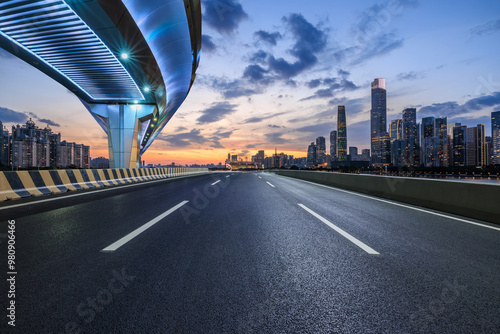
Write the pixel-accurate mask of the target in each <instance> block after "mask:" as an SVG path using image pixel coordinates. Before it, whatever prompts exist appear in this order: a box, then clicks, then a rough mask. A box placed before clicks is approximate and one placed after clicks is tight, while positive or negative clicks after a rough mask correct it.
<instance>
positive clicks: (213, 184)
mask: <svg viewBox="0 0 500 334" xmlns="http://www.w3.org/2000/svg"><path fill="white" fill-rule="evenodd" d="M219 182H220V180H218V181H215V182H214V183H212V184H211V186H215V185H216V184H217V183H219Z"/></svg>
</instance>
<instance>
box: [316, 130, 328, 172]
mask: <svg viewBox="0 0 500 334" xmlns="http://www.w3.org/2000/svg"><path fill="white" fill-rule="evenodd" d="M316 160H317V163H318V165H320V164H324V163H325V162H326V140H325V137H318V138H316Z"/></svg>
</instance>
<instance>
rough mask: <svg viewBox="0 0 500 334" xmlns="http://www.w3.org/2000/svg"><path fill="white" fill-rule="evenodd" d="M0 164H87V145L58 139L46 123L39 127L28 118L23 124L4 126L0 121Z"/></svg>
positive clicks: (55, 166)
mask: <svg viewBox="0 0 500 334" xmlns="http://www.w3.org/2000/svg"><path fill="white" fill-rule="evenodd" d="M0 164H2V165H3V166H8V167H11V168H14V169H19V168H33V167H35V168H36V167H38V168H47V167H53V168H66V167H73V168H89V167H90V147H89V146H86V145H83V144H76V143H70V142H67V141H65V140H64V141H61V134H60V133H53V132H52V129H51V128H50V127H49V126H48V125H47V126H46V127H45V128H44V129H40V128H39V127H37V126H36V125H35V122H33V120H32V119H31V118H30V119H29V120H28V121H27V122H26V124H25V125H22V126H21V125H19V124H18V125H17V126H12V131H11V132H10V133H9V131H8V130H7V129H6V128H4V126H3V124H2V122H1V121H0Z"/></svg>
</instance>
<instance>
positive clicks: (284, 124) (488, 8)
mask: <svg viewBox="0 0 500 334" xmlns="http://www.w3.org/2000/svg"><path fill="white" fill-rule="evenodd" d="M217 3H219V4H220V3H224V4H226V5H227V6H225V7H223V10H222V11H221V8H220V7H217ZM263 4H264V3H263V2H262V1H255V2H252V3H244V2H237V1H232V0H224V1H219V0H218V1H202V6H203V13H204V18H203V20H204V22H203V23H204V31H203V34H204V35H205V37H204V45H203V49H202V59H201V62H200V68H199V71H198V77H197V81H196V83H195V85H194V86H193V89H192V92H191V93H190V96H188V99H187V100H186V104H185V105H184V106H183V107H181V108H180V109H179V112H178V113H177V114H176V115H175V116H174V118H173V119H172V121H171V123H170V124H169V125H168V126H167V127H166V128H165V130H164V131H163V132H162V134H161V135H160V137H159V138H158V140H157V142H155V143H154V144H153V145H152V146H151V148H150V150H149V151H148V152H147V153H146V154H145V155H144V156H143V160H146V161H148V162H151V163H170V162H171V161H176V162H178V163H181V164H184V163H210V162H213V163H216V162H219V161H223V160H224V157H225V155H226V154H227V151H232V152H234V153H235V154H236V155H239V156H240V157H243V158H245V157H246V158H247V159H250V157H251V155H254V154H255V153H256V151H257V150H258V149H261V150H267V151H271V150H273V149H274V147H276V146H277V147H279V148H280V151H286V152H290V154H293V155H295V156H297V157H298V156H304V155H305V153H304V152H305V150H306V149H307V143H309V142H311V140H314V139H315V138H317V137H325V138H330V132H331V131H332V130H335V126H336V124H337V121H336V117H335V114H336V111H337V110H336V108H337V106H338V105H345V107H346V110H347V133H348V135H349V138H348V147H350V146H353V147H358V148H359V150H362V149H368V148H370V124H369V123H370V122H369V120H370V110H371V106H370V104H371V103H370V102H371V101H370V90H369V87H370V84H371V81H372V80H373V78H385V79H386V86H387V100H388V103H387V124H390V122H391V121H392V120H394V119H399V118H400V115H401V111H402V110H403V109H405V108H407V107H408V108H416V109H417V114H416V118H417V122H419V123H421V119H422V118H425V117H430V116H432V117H436V118H440V117H447V118H448V123H454V122H461V123H462V125H468V126H469V127H470V126H476V125H477V124H484V125H485V132H486V135H487V136H489V135H491V134H490V131H491V130H490V129H491V121H490V119H491V117H490V116H489V115H490V114H491V112H493V111H497V110H500V107H499V106H500V93H499V91H500V75H499V74H498V73H495V72H494V70H493V69H494V68H496V67H495V66H496V58H495V55H496V54H498V50H499V48H500V46H498V43H496V42H495V41H496V39H497V38H498V35H499V30H500V29H498V25H495V22H497V20H498V17H499V16H500V9H499V8H498V6H496V5H495V2H494V1H483V2H481V3H479V4H478V3H466V2H458V3H457V2H449V3H448V2H444V3H430V2H425V1H405V2H402V1H401V2H400V1H379V2H371V1H361V2H358V3H356V4H332V3H331V2H328V1H318V2H317V3H315V4H314V5H308V6H304V5H303V2H299V1H290V2H289V5H288V6H287V9H283V8H281V7H280V6H278V5H277V4H267V3H266V4H265V6H266V8H270V10H268V11H266V12H265V13H263V11H262V10H261V9H262V6H263ZM340 12H341V13H342V15H338V14H339V13H340ZM450 13H452V14H450ZM423 20H425V22H426V25H425V26H422V25H421V24H420V22H421V21H423ZM464 22H466V24H464ZM441 40H447V41H448V42H447V43H446V45H444V43H441V42H440V41H441ZM353 41H354V42H353ZM424 50H425V51H424ZM429 50H431V51H432V52H428V51H429ZM304 54H309V55H311V57H304V56H303V55H304ZM0 59H1V62H0V73H2V77H3V80H0V119H5V121H4V123H5V125H7V126H8V128H10V126H11V125H12V124H17V123H19V124H23V123H24V122H25V121H26V119H28V118H29V117H33V118H34V119H35V120H36V121H37V123H40V124H43V125H46V124H50V125H51V127H52V128H53V129H54V130H55V131H60V132H64V133H66V132H67V133H68V140H69V141H74V142H86V143H88V144H89V145H90V146H91V147H92V151H93V155H94V156H96V157H97V156H107V142H106V140H105V135H104V133H103V132H102V130H101V129H100V128H99V127H98V126H96V124H95V123H94V122H95V121H94V120H93V119H92V118H91V117H90V116H89V115H87V114H86V111H85V110H84V108H82V106H81V105H80V102H79V101H78V99H77V98H76V97H75V96H73V95H72V94H70V93H69V92H67V91H66V90H65V89H64V88H62V87H61V86H60V85H58V84H57V83H55V82H52V81H51V80H50V79H49V78H48V77H46V76H45V75H44V74H43V73H39V72H38V71H37V70H35V69H34V68H31V67H30V66H29V65H27V64H25V63H23V62H22V61H20V60H18V59H15V58H14V57H12V56H10V55H9V54H7V53H6V52H5V51H0ZM5 78H8V79H5ZM23 117H24V121H23V120H21V119H22V118H23ZM79 128H84V129H85V131H83V130H79ZM387 131H389V129H387ZM69 134H71V135H69ZM327 141H328V139H327Z"/></svg>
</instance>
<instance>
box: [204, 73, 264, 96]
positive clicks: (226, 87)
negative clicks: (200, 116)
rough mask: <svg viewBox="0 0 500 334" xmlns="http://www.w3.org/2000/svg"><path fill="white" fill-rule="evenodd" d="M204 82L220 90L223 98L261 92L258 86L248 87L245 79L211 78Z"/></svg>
mask: <svg viewBox="0 0 500 334" xmlns="http://www.w3.org/2000/svg"><path fill="white" fill-rule="evenodd" d="M205 84H206V85H208V86H209V87H211V88H213V89H215V90H216V91H218V92H220V93H221V94H222V96H223V97H224V98H225V99H234V98H238V97H242V96H251V95H254V94H260V93H261V92H262V91H261V90H260V89H258V88H251V87H249V86H248V84H247V82H246V80H238V79H237V80H232V81H228V80H225V79H220V78H211V80H209V82H208V83H205Z"/></svg>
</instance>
